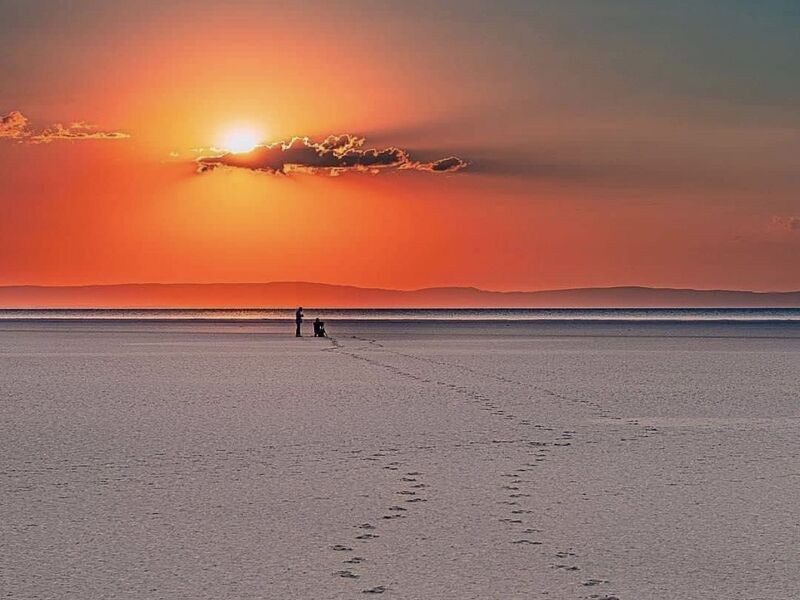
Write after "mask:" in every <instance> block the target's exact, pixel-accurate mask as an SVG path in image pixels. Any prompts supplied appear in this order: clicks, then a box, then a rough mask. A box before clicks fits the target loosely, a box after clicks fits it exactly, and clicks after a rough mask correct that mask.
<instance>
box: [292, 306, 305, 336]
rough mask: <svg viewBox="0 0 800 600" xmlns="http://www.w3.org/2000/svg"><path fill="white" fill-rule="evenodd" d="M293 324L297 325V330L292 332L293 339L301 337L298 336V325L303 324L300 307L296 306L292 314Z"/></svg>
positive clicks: (301, 308)
mask: <svg viewBox="0 0 800 600" xmlns="http://www.w3.org/2000/svg"><path fill="white" fill-rule="evenodd" d="M294 322H295V324H296V325H297V329H296V330H295V332H294V336H295V337H301V335H300V323H302V322H303V307H302V306H298V307H297V312H296V313H294Z"/></svg>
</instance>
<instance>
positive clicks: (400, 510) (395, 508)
mask: <svg viewBox="0 0 800 600" xmlns="http://www.w3.org/2000/svg"><path fill="white" fill-rule="evenodd" d="M389 510H394V511H397V512H405V511H407V510H408V509H407V508H403V507H402V506H390V507H389Z"/></svg>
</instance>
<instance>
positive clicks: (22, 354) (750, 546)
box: [0, 322, 800, 600]
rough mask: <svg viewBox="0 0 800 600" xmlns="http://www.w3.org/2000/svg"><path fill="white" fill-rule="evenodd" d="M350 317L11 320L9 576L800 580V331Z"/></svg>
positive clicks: (788, 594)
mask: <svg viewBox="0 0 800 600" xmlns="http://www.w3.org/2000/svg"><path fill="white" fill-rule="evenodd" d="M328 328H329V331H330V332H331V333H332V334H333V335H334V339H332V340H319V339H313V338H304V339H300V340H297V339H295V338H293V337H291V330H292V327H291V324H290V325H288V326H283V327H279V326H277V325H259V324H247V325H244V324H227V325H223V324H205V325H203V324H175V325H159V324H142V323H138V324H120V323H116V324H114V323H110V324H96V323H72V324H63V323H43V324H32V323H13V324H0V454H1V455H2V463H1V464H0V498H2V502H0V596H2V597H3V598H24V599H34V598H42V599H45V598H47V599H50V598H59V599H65V600H66V599H75V600H87V599H90V598H124V599H131V600H133V599H136V600H141V599H143V598H168V599H178V598H191V599H215V600H217V599H221V598H238V599H245V598H247V599H249V598H253V599H255V598H259V599H263V598H276V599H278V598H280V599H289V598H292V599H326V598H331V599H333V598H363V597H370V596H371V595H376V594H383V595H382V596H381V597H385V598H402V599H412V598H419V599H453V600H455V599H459V600H462V599H468V598H475V599H482V600H485V599H494V598H497V599H500V598H502V599H508V598H554V599H561V598H563V599H583V598H611V597H618V598H620V599H623V600H626V599H629V600H647V599H650V598H653V599H656V598H658V599H663V598H682V599H695V598H696V599H698V600H699V599H703V600H709V599H718V598H719V599H722V598H726V599H727V598H737V599H739V598H742V599H744V598H747V599H752V600H755V599H764V600H783V599H785V600H790V599H792V600H795V599H796V598H798V597H800V574H798V570H797V565H798V562H797V557H798V555H797V546H798V542H799V541H800V538H798V523H800V503H798V501H797V498H798V497H800V468H798V455H799V454H800V441H799V440H800V403H799V402H798V396H800V393H799V392H800V389H799V386H798V383H797V382H798V375H800V326H798V325H743V324H738V325H735V324H719V325H708V324H706V325H702V324H605V325H588V324H579V323H573V324H568V323H561V324H558V323H554V324H535V323H534V324H504V323H494V324H486V323H454V324H448V325H443V324H435V323H433V324H419V323H405V324H403V323H393V324H387V323H375V322H372V323H329V327H328ZM287 332H288V334H289V335H288V336H287V335H286V333H287ZM364 592H368V593H369V594H368V595H366V596H365V595H364Z"/></svg>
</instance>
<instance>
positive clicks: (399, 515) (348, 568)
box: [331, 448, 428, 595]
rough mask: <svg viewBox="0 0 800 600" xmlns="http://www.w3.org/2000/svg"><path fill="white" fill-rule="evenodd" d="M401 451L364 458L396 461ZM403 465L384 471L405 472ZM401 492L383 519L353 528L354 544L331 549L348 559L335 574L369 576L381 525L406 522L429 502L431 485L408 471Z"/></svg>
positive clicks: (373, 590) (374, 590) (380, 589)
mask: <svg viewBox="0 0 800 600" xmlns="http://www.w3.org/2000/svg"><path fill="white" fill-rule="evenodd" d="M396 452H397V449H395V448H388V449H381V450H380V451H378V452H376V453H374V454H373V455H372V456H369V457H363V460H372V461H381V459H384V458H387V457H389V458H392V457H394V454H395V453H396ZM402 466H403V465H402V463H400V462H399V461H396V460H393V461H389V462H387V463H386V464H385V465H383V469H385V470H389V471H401V467H402ZM397 482H398V487H399V488H400V489H398V490H397V491H396V492H395V494H396V496H397V499H396V501H395V502H394V503H392V504H391V505H390V506H388V507H386V510H385V511H384V512H383V514H382V515H380V517H378V518H376V519H374V520H373V521H370V522H363V523H358V524H355V525H353V528H354V530H355V532H354V536H353V544H352V545H349V544H334V545H332V546H331V550H332V551H334V552H337V553H339V552H340V553H343V555H344V556H346V558H345V559H344V560H342V564H343V565H344V567H343V568H341V569H339V570H337V571H334V572H333V575H334V576H336V577H340V578H342V579H345V580H353V581H355V580H358V579H361V577H362V576H364V575H366V574H367V571H368V569H369V565H370V559H368V558H367V557H366V556H365V555H367V554H368V552H367V550H368V549H369V546H368V544H369V542H370V540H374V539H376V538H379V537H380V536H381V533H380V532H381V525H388V524H389V523H394V522H396V521H398V520H401V519H406V518H408V517H409V516H411V515H413V512H414V507H416V506H419V504H420V503H423V502H427V501H428V499H427V498H426V497H425V490H426V489H427V488H428V485H427V484H425V483H424V482H423V481H422V473H420V472H419V471H405V472H403V474H402V475H401V476H399V477H398V478H397ZM388 590H389V587H388V586H387V585H377V586H373V587H365V588H363V589H361V593H362V594H368V595H376V594H383V593H384V592H387V591H388Z"/></svg>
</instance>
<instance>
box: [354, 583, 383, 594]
mask: <svg viewBox="0 0 800 600" xmlns="http://www.w3.org/2000/svg"><path fill="white" fill-rule="evenodd" d="M387 589H388V588H386V587H384V586H382V585H379V586H377V587H374V588H369V589H368V590H363V591H362V592H361V593H362V594H382V593H383V592H385V591H386V590H387Z"/></svg>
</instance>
